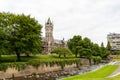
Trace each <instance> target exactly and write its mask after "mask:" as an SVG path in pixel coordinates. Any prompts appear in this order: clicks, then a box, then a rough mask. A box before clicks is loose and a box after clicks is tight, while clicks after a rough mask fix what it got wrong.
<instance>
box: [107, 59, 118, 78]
mask: <svg viewBox="0 0 120 80" xmlns="http://www.w3.org/2000/svg"><path fill="white" fill-rule="evenodd" d="M111 64H112V65H119V67H118V69H117V70H115V71H114V72H113V73H112V74H110V75H109V76H107V77H114V76H116V75H118V74H120V62H117V61H116V62H112V63H111Z"/></svg>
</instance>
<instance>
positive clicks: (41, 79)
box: [3, 64, 104, 80]
mask: <svg viewBox="0 0 120 80" xmlns="http://www.w3.org/2000/svg"><path fill="white" fill-rule="evenodd" d="M103 65H104V64H98V65H92V66H82V67H79V68H70V69H66V70H58V71H51V72H46V73H39V74H36V73H33V74H31V75H25V76H20V77H15V76H14V75H13V76H12V77H11V78H6V79H3V80H59V79H61V78H64V77H69V76H73V75H77V74H83V73H85V72H89V71H93V70H96V69H98V68H100V67H102V66H103Z"/></svg>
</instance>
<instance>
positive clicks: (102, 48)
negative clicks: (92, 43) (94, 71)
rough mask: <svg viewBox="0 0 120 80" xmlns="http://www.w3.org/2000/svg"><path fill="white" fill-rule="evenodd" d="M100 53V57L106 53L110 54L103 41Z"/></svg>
mask: <svg viewBox="0 0 120 80" xmlns="http://www.w3.org/2000/svg"><path fill="white" fill-rule="evenodd" d="M100 53H101V57H102V58H107V57H108V55H109V54H110V51H109V50H108V49H107V48H105V47H104V44H103V43H101V47H100Z"/></svg>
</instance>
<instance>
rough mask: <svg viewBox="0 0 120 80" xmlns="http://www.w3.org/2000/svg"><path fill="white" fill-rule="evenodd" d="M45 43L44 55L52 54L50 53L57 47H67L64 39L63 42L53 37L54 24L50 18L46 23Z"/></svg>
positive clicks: (43, 41) (43, 40)
mask: <svg viewBox="0 0 120 80" xmlns="http://www.w3.org/2000/svg"><path fill="white" fill-rule="evenodd" d="M42 43H43V46H42V48H43V52H42V53H43V54H50V52H51V51H52V50H53V49H54V48H56V47H66V42H65V41H64V38H63V39H62V40H57V39H54V37H53V23H52V22H51V20H50V18H48V20H47V22H46V23H45V37H43V38H42Z"/></svg>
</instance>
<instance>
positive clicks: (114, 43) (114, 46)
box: [107, 33, 120, 51]
mask: <svg viewBox="0 0 120 80" xmlns="http://www.w3.org/2000/svg"><path fill="white" fill-rule="evenodd" d="M107 40H108V41H109V42H110V45H111V50H113V51H116V50H120V34H118V33H109V34H108V35H107Z"/></svg>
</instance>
